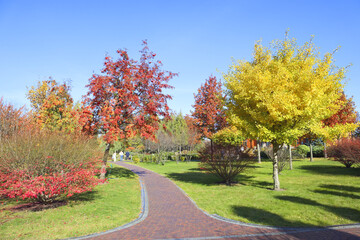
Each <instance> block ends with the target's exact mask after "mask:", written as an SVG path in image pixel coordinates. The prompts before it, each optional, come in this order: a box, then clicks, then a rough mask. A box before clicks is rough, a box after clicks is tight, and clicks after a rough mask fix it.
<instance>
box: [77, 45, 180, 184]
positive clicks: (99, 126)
mask: <svg viewBox="0 0 360 240" xmlns="http://www.w3.org/2000/svg"><path fill="white" fill-rule="evenodd" d="M143 45H144V48H143V49H142V50H141V51H140V52H141V58H140V60H139V61H135V60H134V59H132V58H130V57H129V55H128V53H127V51H126V50H118V51H117V53H118V54H119V59H118V60H112V59H111V58H110V57H108V56H107V57H106V58H105V63H104V68H103V69H102V74H94V75H93V76H92V77H91V78H90V80H89V84H88V85H87V87H88V93H87V95H86V96H85V99H84V105H85V107H87V108H88V110H90V112H91V117H90V118H89V119H88V122H87V126H86V128H87V129H88V130H90V131H92V132H93V133H101V134H102V136H103V139H104V140H105V142H106V143H107V145H106V149H105V152H104V158H103V164H102V170H101V175H100V177H101V178H102V179H103V178H105V173H106V162H107V158H108V155H109V150H110V146H111V144H113V142H114V141H116V140H118V139H124V142H125V145H126V143H127V139H128V138H130V137H132V136H135V135H136V134H139V135H140V136H141V137H143V138H146V139H149V138H150V139H155V133H156V132H157V130H158V129H159V122H160V120H161V119H162V118H168V117H169V107H168V104H167V101H168V100H169V99H171V96H170V95H168V94H165V93H163V91H164V89H168V88H172V86H170V85H168V81H169V80H170V79H172V78H173V77H174V76H176V75H177V74H175V73H172V72H168V71H163V70H161V66H162V63H161V62H160V61H156V60H155V59H154V58H155V56H156V54H154V53H152V52H151V51H149V48H148V46H147V42H146V41H144V42H143Z"/></svg>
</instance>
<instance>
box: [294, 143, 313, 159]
mask: <svg viewBox="0 0 360 240" xmlns="http://www.w3.org/2000/svg"><path fill="white" fill-rule="evenodd" d="M296 152H297V153H298V154H299V155H300V156H301V158H305V157H306V156H307V154H308V153H309V152H310V147H309V146H306V145H300V146H298V147H297V148H296Z"/></svg>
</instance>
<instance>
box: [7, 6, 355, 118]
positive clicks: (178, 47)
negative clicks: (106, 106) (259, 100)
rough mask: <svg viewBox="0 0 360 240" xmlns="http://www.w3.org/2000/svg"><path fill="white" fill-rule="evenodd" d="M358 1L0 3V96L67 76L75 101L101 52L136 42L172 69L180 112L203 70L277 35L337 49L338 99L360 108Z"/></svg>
mask: <svg viewBox="0 0 360 240" xmlns="http://www.w3.org/2000/svg"><path fill="white" fill-rule="evenodd" d="M359 12H360V1H358V0H353V1H347V0H345V1H329V0H328V1H314V0H312V1H300V0H292V1H290V0H288V1H276V0H273V1H259V0H258V1H240V0H235V1H230V0H218V1H210V0H206V1H205V0H203V1H196V0H192V1H169V0H167V1H120V0H119V1H105V0H103V1H100V0H99V1H90V0H88V1H67V0H63V1H17V0H12V1H2V0H0V83H1V88H0V97H1V96H2V97H4V99H5V100H6V101H7V102H11V103H13V104H15V105H16V106H18V107H19V106H22V105H27V106H29V103H28V101H27V99H26V97H25V94H26V92H27V87H30V86H33V85H36V83H37V82H38V81H41V80H45V79H47V78H48V77H49V76H52V77H53V78H54V79H56V80H57V81H60V82H61V81H64V80H69V79H71V81H72V92H71V94H72V96H73V98H74V100H76V101H77V100H80V99H81V96H82V95H84V94H85V93H86V91H87V89H86V88H85V85H86V84H87V83H88V79H89V78H90V77H91V75H92V74H93V73H100V70H101V69H102V67H103V62H104V57H105V55H106V54H108V55H110V56H112V57H116V54H115V52H116V50H117V49H124V48H126V49H128V51H129V54H130V56H132V57H133V58H138V56H139V53H138V51H139V50H140V49H141V42H142V40H144V39H147V40H148V44H149V47H150V49H151V50H152V51H153V52H155V53H157V57H158V59H159V60H161V61H162V62H163V64H164V66H163V69H165V70H169V71H172V72H177V73H179V76H178V77H176V78H174V79H173V80H172V81H171V85H173V86H174V87H175V89H174V90H172V91H171V92H170V93H171V95H172V96H173V100H172V101H171V102H169V105H170V107H171V108H172V109H173V110H175V111H177V112H179V111H180V110H181V111H182V112H183V113H184V114H187V113H189V112H190V110H191V108H192V107H191V105H192V104H193V103H194V96H193V94H194V93H195V92H196V90H197V89H198V88H199V87H200V85H201V84H202V83H204V81H205V79H206V78H208V77H209V76H210V75H211V74H213V75H215V76H217V77H219V78H221V72H226V71H227V69H228V66H229V65H230V64H231V62H232V60H231V59H232V58H234V59H244V60H251V57H252V55H251V54H252V50H253V46H254V43H255V42H256V41H257V40H260V39H261V40H262V41H263V44H264V45H267V44H268V43H269V42H270V41H272V40H274V39H283V37H284V32H285V31H286V29H290V37H295V38H297V40H298V43H299V44H303V43H304V42H305V41H307V40H309V38H310V36H311V35H314V36H315V39H314V42H315V44H316V45H317V46H318V47H319V48H320V52H321V53H322V54H323V53H325V52H332V51H333V50H334V49H335V48H336V47H338V46H341V49H340V51H339V52H338V53H336V55H335V59H336V65H337V66H340V67H343V66H347V65H349V64H352V66H351V67H350V68H349V70H348V73H347V86H346V94H347V95H349V96H354V101H355V103H356V105H357V110H358V111H359V109H360V108H359V107H360V94H359V92H360V83H359V81H360V28H359V26H360V15H359Z"/></svg>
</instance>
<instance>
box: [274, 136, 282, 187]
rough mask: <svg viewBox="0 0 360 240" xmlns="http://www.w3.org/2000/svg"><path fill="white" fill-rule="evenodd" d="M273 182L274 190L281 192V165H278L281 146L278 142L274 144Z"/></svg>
mask: <svg viewBox="0 0 360 240" xmlns="http://www.w3.org/2000/svg"><path fill="white" fill-rule="evenodd" d="M272 144H273V180H274V190H275V191H279V190H281V189H280V181H279V163H278V151H279V149H280V145H279V144H278V143H276V142H273V143H272Z"/></svg>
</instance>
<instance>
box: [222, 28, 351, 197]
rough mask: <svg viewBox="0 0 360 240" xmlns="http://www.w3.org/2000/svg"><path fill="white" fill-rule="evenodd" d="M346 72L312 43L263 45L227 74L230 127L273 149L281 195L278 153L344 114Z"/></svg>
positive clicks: (292, 41) (277, 183) (284, 42)
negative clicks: (339, 112)
mask: <svg viewBox="0 0 360 240" xmlns="http://www.w3.org/2000/svg"><path fill="white" fill-rule="evenodd" d="M344 72H345V69H344V68H335V66H334V64H333V54H330V53H327V54H325V55H324V57H323V58H322V59H321V58H320V57H319V52H318V50H317V48H316V47H315V46H314V44H313V43H312V39H311V40H310V41H309V42H306V43H305V44H304V45H303V46H298V45H297V43H296V40H295V39H288V36H287V34H286V36H285V39H284V40H282V41H281V40H277V41H274V42H272V44H271V47H270V48H267V47H264V46H262V44H261V42H257V43H256V44H255V47H254V53H253V60H252V61H237V62H234V63H233V64H232V65H231V66H230V68H229V71H228V73H227V74H224V75H223V77H224V79H225V87H226V88H227V96H228V99H227V107H228V115H229V121H230V123H231V124H233V125H234V126H236V127H237V128H238V129H239V130H240V131H241V132H242V133H243V134H244V137H247V138H251V139H257V138H260V140H262V141H269V142H271V143H272V145H273V149H274V151H273V153H274V154H273V181H274V190H280V181H279V176H278V156H277V152H278V150H279V149H280V148H281V147H282V146H283V145H284V144H289V143H291V142H292V141H293V140H294V139H297V138H298V137H301V136H303V135H304V134H305V133H306V132H307V129H308V127H309V126H314V125H319V124H321V121H322V120H324V119H326V118H328V117H330V116H331V115H333V114H334V113H335V112H336V111H337V110H338V108H339V106H338V105H337V104H336V100H337V99H338V98H339V96H340V94H341V92H342V89H343V79H344Z"/></svg>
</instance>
